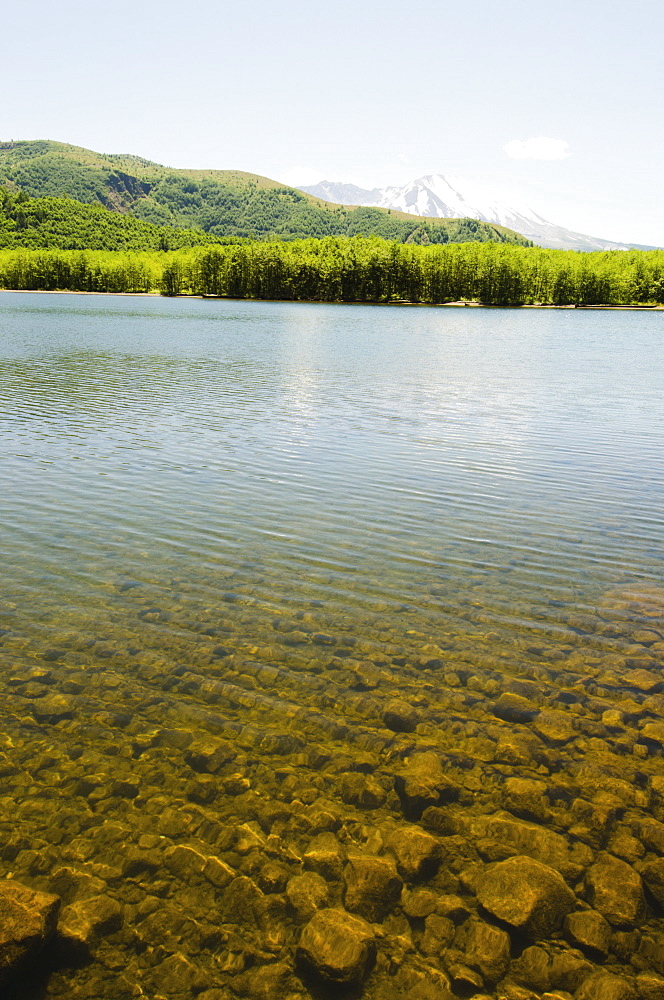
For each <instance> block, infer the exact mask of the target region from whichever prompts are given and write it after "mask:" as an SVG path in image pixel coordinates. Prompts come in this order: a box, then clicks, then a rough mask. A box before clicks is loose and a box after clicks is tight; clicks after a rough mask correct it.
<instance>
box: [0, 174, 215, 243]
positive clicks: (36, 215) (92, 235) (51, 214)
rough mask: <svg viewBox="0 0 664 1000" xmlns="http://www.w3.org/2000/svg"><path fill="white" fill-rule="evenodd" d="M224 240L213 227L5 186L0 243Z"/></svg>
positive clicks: (1, 190) (0, 207)
mask: <svg viewBox="0 0 664 1000" xmlns="http://www.w3.org/2000/svg"><path fill="white" fill-rule="evenodd" d="M220 241H221V238H220V237H217V236H213V235H212V234H210V233H204V232H200V231H198V230H195V229H176V228H175V227H172V226H156V225H154V224H153V223H151V222H143V221H141V220H140V219H135V218H133V216H131V215H121V214H120V213H118V212H110V211H109V210H108V209H106V208H103V207H102V206H101V205H84V204H82V203H81V202H78V201H74V200H73V199H72V198H29V197H28V196H27V195H26V194H25V193H24V192H22V191H19V192H12V191H8V190H6V189H5V188H0V248H10V247H26V248H33V249H40V250H46V249H50V250H56V249H57V250H135V251H141V250H180V249H182V248H183V247H193V246H200V245H204V244H207V245H209V244H212V243H219V242H220Z"/></svg>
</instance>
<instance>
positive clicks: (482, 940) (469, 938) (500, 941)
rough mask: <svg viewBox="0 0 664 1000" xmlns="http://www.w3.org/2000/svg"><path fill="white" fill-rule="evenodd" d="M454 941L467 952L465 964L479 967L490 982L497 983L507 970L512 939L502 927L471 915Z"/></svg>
mask: <svg viewBox="0 0 664 1000" xmlns="http://www.w3.org/2000/svg"><path fill="white" fill-rule="evenodd" d="M454 943H455V947H457V948H460V949H461V950H462V951H464V952H465V964H466V965H470V966H471V967H475V968H477V969H479V971H480V972H481V973H482V975H483V976H484V978H485V979H486V980H487V981H488V982H491V983H497V982H498V980H499V979H502V978H503V976H504V975H505V973H506V972H507V967H508V965H509V963H510V939H509V935H508V934H507V933H506V931H504V930H502V929H501V928H500V927H494V926H493V924H488V923H487V922H486V921H485V920H480V919H479V918H477V917H471V918H470V919H469V920H467V921H466V922H465V924H463V925H462V926H461V927H460V928H459V930H458V932H457V935H456V938H455V941H454Z"/></svg>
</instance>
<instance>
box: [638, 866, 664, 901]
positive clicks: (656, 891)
mask: <svg viewBox="0 0 664 1000" xmlns="http://www.w3.org/2000/svg"><path fill="white" fill-rule="evenodd" d="M641 877H642V878H643V881H644V882H645V884H646V885H647V886H648V888H649V889H650V892H651V893H652V895H653V896H654V898H655V899H656V900H657V902H658V903H659V905H660V906H661V907H662V909H664V858H657V860H656V861H651V862H649V864H647V865H645V866H644V867H643V868H642V869H641Z"/></svg>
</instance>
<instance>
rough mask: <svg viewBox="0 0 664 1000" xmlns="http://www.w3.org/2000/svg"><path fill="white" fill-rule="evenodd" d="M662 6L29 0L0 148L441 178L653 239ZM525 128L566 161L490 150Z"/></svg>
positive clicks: (336, 175)
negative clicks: (73, 148) (46, 146)
mask: <svg viewBox="0 0 664 1000" xmlns="http://www.w3.org/2000/svg"><path fill="white" fill-rule="evenodd" d="M663 11H664V8H663V7H662V5H661V4H659V3H656V2H655V0H648V2H646V0H631V2H630V3H629V4H627V3H624V2H623V3H620V4H613V5H610V4H607V3H606V2H599V0H576V2H571V0H558V2H557V3H555V4H553V3H550V2H547V3H544V2H535V3H527V2H524V0H511V2H510V0H507V2H505V3H501V4H499V3H496V2H491V3H490V2H487V0H470V2H461V0H455V2H453V3H452V2H449V0H443V2H439V3H436V4H434V3H427V2H422V0H411V2H410V4H409V5H408V6H406V5H405V4H404V3H402V2H400V3H396V2H394V0H381V2H380V3H379V2H377V0H370V2H362V0H359V2H357V0H355V2H352V3H351V2H350V0H339V2H337V3H336V4H335V5H334V6H331V5H326V6H324V7H323V6H320V7H319V6H315V5H313V4H305V3H303V2H301V0H284V2H282V3H279V4H275V3H273V2H271V3H268V2H266V0H249V2H245V3H234V4H228V3H224V2H221V3H219V2H211V0H199V2H193V3H190V4H188V5H187V4H182V3H175V2H172V0H160V2H156V0H144V2H143V3H140V4H136V3H134V2H131V3H130V2H128V0H116V2H114V3H112V4H109V3H103V4H102V3H98V2H97V3H95V2H94V0H92V2H82V0H59V2H58V3H54V2H53V0H49V2H46V0H26V2H23V3H21V4H15V5H13V8H12V9H8V10H5V12H4V14H3V29H2V34H3V39H2V42H1V45H2V50H1V51H2V54H1V57H0V85H1V88H2V93H3V95H4V99H3V101H2V105H1V106H0V139H31V138H50V139H59V140H61V141H64V142H72V143H75V144H77V145H82V146H88V147H90V148H92V149H95V150H98V151H100V152H133V153H138V154H140V155H142V156H146V157H148V158H149V159H153V160H157V161H159V162H161V163H166V164H168V165H170V166H179V167H217V168H222V169H224V168H238V169H242V170H249V171H252V172H255V173H260V174H265V175H266V176H269V177H274V178H276V179H278V180H290V181H295V180H297V179H298V177H299V176H300V175H301V176H302V180H304V178H305V176H306V175H307V173H309V172H311V177H314V176H315V175H316V174H317V175H319V176H321V177H322V176H325V177H327V178H328V179H330V180H354V181H355V182H356V183H360V184H363V185H366V186H374V185H381V186H382V185H385V184H390V183H404V182H406V181H408V180H412V179H413V178H415V177H418V176H421V175H422V174H425V173H455V174H459V175H462V176H466V177H469V178H472V179H475V180H479V181H483V182H484V183H487V184H491V185H494V186H498V187H500V188H502V189H504V190H505V191H506V193H507V194H508V195H512V194H516V193H519V194H521V195H522V196H523V197H525V199H526V200H527V201H529V202H530V203H531V204H532V205H533V207H535V208H536V209H539V210H540V211H541V212H542V213H543V214H544V215H545V216H546V217H548V218H550V219H552V220H553V221H555V222H558V223H561V224H563V225H566V226H569V227H570V228H574V229H577V230H579V231H581V232H586V233H590V234H592V235H595V236H601V237H605V238H609V239H623V240H630V241H635V242H641V243H652V244H658V245H663V246H664V199H662V196H661V185H662V176H663V174H664V138H663V135H664V122H663V116H662V93H663V92H664V86H663V83H664V79H663V77H664V71H663V64H664V60H663V59H662V55H661V46H662V36H663V31H664V12H663ZM537 136H547V137H551V138H554V139H559V140H564V141H565V142H567V143H569V154H570V155H569V156H567V157H566V158H564V159H557V160H535V159H512V158H510V157H508V156H507V154H506V153H505V152H504V150H503V146H504V145H505V144H506V143H508V142H510V141H512V140H515V139H520V140H527V139H529V138H532V137H537Z"/></svg>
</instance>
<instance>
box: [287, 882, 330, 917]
mask: <svg viewBox="0 0 664 1000" xmlns="http://www.w3.org/2000/svg"><path fill="white" fill-rule="evenodd" d="M286 896H287V898H288V902H289V903H290V904H291V906H292V907H293V909H294V910H295V913H296V914H297V916H298V917H299V919H300V920H309V919H310V917H312V916H313V915H314V913H315V912H316V910H322V909H324V908H325V907H327V904H328V902H329V886H328V884H327V882H326V881H325V879H324V878H323V877H322V875H318V874H317V873H316V872H303V873H302V875H294V876H293V877H292V878H291V879H289V881H288V885H287V886H286Z"/></svg>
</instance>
